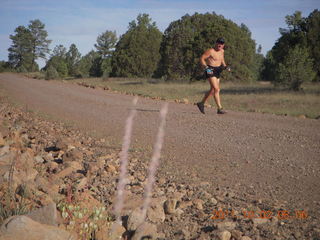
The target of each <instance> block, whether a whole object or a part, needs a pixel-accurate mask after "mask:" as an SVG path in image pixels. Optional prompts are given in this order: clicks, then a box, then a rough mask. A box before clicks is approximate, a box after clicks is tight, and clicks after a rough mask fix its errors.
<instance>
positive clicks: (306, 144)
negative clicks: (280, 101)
mask: <svg viewBox="0 0 320 240" xmlns="http://www.w3.org/2000/svg"><path fill="white" fill-rule="evenodd" d="M0 84H1V88H3V89H4V90H5V92H6V94H7V95H8V96H9V97H10V98H11V99H12V100H13V101H14V102H16V103H18V104H21V105H23V106H25V108H27V109H29V110H33V111H38V112H40V113H43V114H46V115H49V116H50V117H52V118H53V119H55V120H57V119H60V120H63V121H66V122H70V123H71V124H72V125H74V126H76V127H78V128H80V129H83V130H85V131H89V132H92V133H94V134H95V135H96V136H97V137H104V138H106V139H107V141H110V142H113V143H114V144H116V145H117V144H118V145H119V144H120V143H121V141H122V136H123V132H124V128H123V126H124V123H125V119H126V117H127V115H128V112H129V110H130V109H131V107H132V106H131V102H132V96H127V95H120V94H115V93H111V92H108V91H103V90H99V89H89V88H84V87H81V86H77V85H73V84H68V83H61V82H51V81H42V80H35V79H29V78H26V77H22V76H19V75H15V74H7V73H5V74H0ZM222 97H223V96H222ZM162 104H163V101H157V100H150V99H145V98H139V101H138V105H137V110H138V114H137V116H136V120H135V122H134V132H133V142H134V144H133V147H134V148H136V149H141V151H143V152H145V155H146V156H148V154H149V153H150V151H151V149H152V146H153V141H154V139H155V135H156V131H157V128H158V124H159V118H158V115H159V109H160V108H161V106H162ZM319 129H320V121H319V120H313V119H299V118H293V117H284V116H275V115H270V114H260V113H242V112H232V111H230V112H228V114H227V115H223V116H218V115H217V114H216V113H215V110H214V109H207V114H205V115H202V114H200V113H199V112H198V110H197V109H196V107H195V106H194V105H191V104H177V103H173V102H172V103H170V104H169V114H168V118H167V125H166V133H165V145H164V148H163V155H162V160H161V161H162V163H161V167H160V175H163V176H166V177H170V178H172V179H173V180H174V181H176V182H180V183H188V184H190V183H203V182H208V183H209V184H210V189H212V191H214V190H215V189H216V188H217V187H219V186H222V187H229V188H232V189H234V190H235V191H237V192H238V193H239V194H240V195H242V196H243V197H249V196H251V197H254V198H265V199H269V200H270V201H273V200H274V201H276V200H282V201H286V202H287V203H288V205H289V206H292V208H297V209H313V210H316V209H319V199H320V190H319V189H320V181H319V175H320V173H319V172H320V171H319V169H320V162H319V157H320V131H319ZM210 189H208V191H209V192H210Z"/></svg>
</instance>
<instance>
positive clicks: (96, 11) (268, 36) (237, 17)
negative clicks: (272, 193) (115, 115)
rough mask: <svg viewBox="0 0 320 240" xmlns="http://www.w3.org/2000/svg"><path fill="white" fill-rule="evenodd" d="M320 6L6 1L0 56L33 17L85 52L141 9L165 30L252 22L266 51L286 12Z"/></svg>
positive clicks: (1, 4) (179, 0)
mask: <svg viewBox="0 0 320 240" xmlns="http://www.w3.org/2000/svg"><path fill="white" fill-rule="evenodd" d="M314 9H320V0H220V1H217V0H132V1H130V0H0V60H5V61H7V60H8V51H7V50H8V48H9V47H10V45H11V43H12V42H11V40H10V38H9V36H10V35H12V34H14V30H15V28H16V27H18V26H20V25H24V26H27V25H28V24H29V22H30V20H35V19H40V21H41V22H43V23H44V24H45V29H46V30H47V32H48V39H51V40H52V43H51V44H50V48H51V49H53V48H54V47H55V46H56V45H59V44H62V45H64V46H65V47H66V48H67V49H68V48H69V46H70V45H71V44H72V43H74V44H76V46H77V47H78V49H79V51H80V52H81V54H82V55H85V54H86V53H88V52H89V51H90V50H93V49H94V44H95V43H96V39H97V37H98V35H99V34H101V33H103V32H105V31H106V30H111V31H116V33H117V36H120V35H121V34H124V33H125V32H126V30H127V29H128V24H129V22H130V21H132V20H135V19H136V17H137V16H138V14H139V13H147V14H149V16H150V17H151V18H152V20H153V21H155V22H156V24H157V26H158V28H159V29H160V31H162V32H164V31H165V29H166V28H167V27H168V26H169V24H170V22H172V21H175V20H178V19H180V18H181V17H182V16H184V15H185V14H189V15H192V14H194V13H195V12H198V13H206V12H209V13H212V12H215V13H216V14H219V15H223V16H224V17H225V18H226V19H229V20H231V21H233V22H235V23H236V24H238V25H240V24H241V23H244V24H245V25H247V26H248V28H249V29H250V31H251V32H252V38H253V39H254V40H255V41H256V44H257V46H258V45H259V44H260V45H261V46H262V53H263V54H265V53H266V52H267V51H269V50H270V49H271V48H272V46H273V45H274V43H275V42H276V40H277V39H278V38H279V37H280V34H279V28H285V27H286V23H285V16H286V15H292V14H293V13H294V12H295V11H297V10H299V11H301V12H302V15H303V16H304V17H307V16H308V15H309V14H310V13H311V12H312V11H313V10H314ZM39 64H40V66H41V65H42V66H43V64H44V61H40V62H39Z"/></svg>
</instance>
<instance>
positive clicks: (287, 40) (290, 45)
mask: <svg viewBox="0 0 320 240" xmlns="http://www.w3.org/2000/svg"><path fill="white" fill-rule="evenodd" d="M285 19H286V23H287V28H280V29H279V31H280V34H281V37H280V38H279V39H278V40H277V41H276V43H275V45H274V46H273V47H272V49H271V51H270V52H269V56H268V57H267V59H266V61H265V64H264V71H263V76H264V77H265V79H266V80H270V81H274V80H276V78H279V76H278V74H277V73H278V72H276V71H275V69H278V68H279V64H281V63H283V61H284V59H285V58H286V57H287V55H288V54H289V51H291V50H292V49H294V48H295V47H296V46H301V47H303V48H306V49H307V51H308V53H309V56H310V58H311V59H312V61H313V69H314V71H316V73H317V74H316V75H315V78H314V79H313V80H316V81H320V64H319V62H320V12H319V11H318V10H317V9H316V10H314V11H313V12H312V13H311V14H310V15H309V16H308V17H307V18H304V17H302V14H301V12H300V11H296V12H295V13H294V14H292V15H288V16H286V17H285Z"/></svg>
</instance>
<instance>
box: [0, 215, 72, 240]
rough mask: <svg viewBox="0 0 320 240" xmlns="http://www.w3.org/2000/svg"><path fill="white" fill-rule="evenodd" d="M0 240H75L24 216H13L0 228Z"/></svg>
mask: <svg viewBox="0 0 320 240" xmlns="http://www.w3.org/2000/svg"><path fill="white" fill-rule="evenodd" d="M0 236H1V240H76V239H77V237H76V236H74V235H73V234H71V233H69V232H67V231H65V230H63V229H60V228H58V227H54V226H50V225H45V224H41V223H38V222H36V221H33V220H32V219H31V218H29V217H26V216H13V217H10V218H8V219H7V220H5V221H4V223H3V224H2V226H1V227H0Z"/></svg>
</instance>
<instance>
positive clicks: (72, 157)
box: [62, 148, 83, 162]
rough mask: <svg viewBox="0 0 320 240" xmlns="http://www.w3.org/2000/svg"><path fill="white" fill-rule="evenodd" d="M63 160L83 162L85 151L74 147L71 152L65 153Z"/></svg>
mask: <svg viewBox="0 0 320 240" xmlns="http://www.w3.org/2000/svg"><path fill="white" fill-rule="evenodd" d="M62 160H63V162H72V161H77V162H81V161H82V160H83V153H82V152H81V151H80V150H78V149H76V148H73V149H71V150H70V151H69V152H66V153H65V154H63V156H62Z"/></svg>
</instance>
